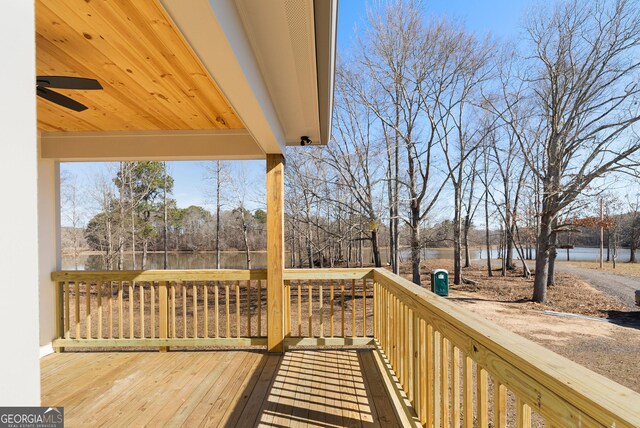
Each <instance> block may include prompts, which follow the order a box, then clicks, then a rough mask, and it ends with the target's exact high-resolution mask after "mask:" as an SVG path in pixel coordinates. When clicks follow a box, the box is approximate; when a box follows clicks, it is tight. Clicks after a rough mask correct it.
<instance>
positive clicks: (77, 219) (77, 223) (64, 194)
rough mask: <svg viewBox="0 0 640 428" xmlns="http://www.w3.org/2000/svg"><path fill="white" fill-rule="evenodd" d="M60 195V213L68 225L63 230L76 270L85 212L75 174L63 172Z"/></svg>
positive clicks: (81, 191)
mask: <svg viewBox="0 0 640 428" xmlns="http://www.w3.org/2000/svg"><path fill="white" fill-rule="evenodd" d="M60 195H61V210H60V211H61V214H62V216H63V218H64V220H65V221H64V222H65V223H66V224H68V225H69V227H68V228H67V229H65V231H66V233H65V235H66V236H67V238H68V240H69V241H70V242H69V243H70V245H71V251H72V255H73V264H74V267H75V269H76V270H78V256H79V254H80V250H81V248H80V245H81V242H82V238H83V236H82V235H83V233H84V229H83V227H84V222H85V220H86V211H85V209H84V203H83V199H84V196H83V195H84V193H83V189H82V188H81V187H80V185H79V184H78V178H77V176H76V175H75V174H73V173H71V172H69V171H65V172H64V173H63V174H61V175H60Z"/></svg>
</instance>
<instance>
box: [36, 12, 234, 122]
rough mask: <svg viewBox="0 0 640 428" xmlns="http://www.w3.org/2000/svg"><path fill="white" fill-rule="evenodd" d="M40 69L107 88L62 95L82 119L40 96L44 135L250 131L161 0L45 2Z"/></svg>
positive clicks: (39, 28) (40, 16) (39, 18)
mask: <svg viewBox="0 0 640 428" xmlns="http://www.w3.org/2000/svg"><path fill="white" fill-rule="evenodd" d="M36 69H37V74H38V75H62V76H77V77H87V78H95V79H97V80H98V81H99V82H100V83H101V84H102V86H103V87H104V90H103V91H81V90H58V89H56V91H58V92H60V93H62V94H64V95H67V96H69V97H71V98H73V99H75V100H76V101H79V102H81V103H83V104H85V105H86V106H88V107H89V109H88V110H85V111H83V112H80V113H77V112H74V111H72V110H68V109H66V108H64V107H59V106H57V105H55V104H53V103H51V102H49V101H46V100H44V99H42V98H39V97H38V100H37V109H38V129H40V130H41V131H45V132H71V131H124V130H188V129H242V128H244V126H243V124H242V122H241V121H240V119H239V118H238V116H237V115H236V113H235V112H234V111H233V109H232V107H231V106H230V105H229V103H228V102H227V101H226V99H225V98H224V96H223V95H222V93H221V91H220V89H219V88H218V87H217V85H216V84H215V82H214V81H213V80H212V78H211V76H210V75H209V73H208V72H207V71H206V69H205V68H204V67H203V65H202V64H201V62H200V60H199V59H198V58H197V56H196V55H195V53H194V52H193V51H192V50H191V47H190V46H189V44H188V43H187V42H186V41H185V39H184V38H183V36H182V34H181V33H180V31H179V29H178V28H177V27H176V25H175V24H174V23H173V22H172V21H171V19H170V18H169V17H168V15H167V14H166V12H165V10H164V8H163V7H162V5H160V4H159V2H158V0H118V1H105V0H84V1H79V0H78V1H73V2H70V1H46V0H37V1H36Z"/></svg>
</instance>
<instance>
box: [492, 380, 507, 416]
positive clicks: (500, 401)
mask: <svg viewBox="0 0 640 428" xmlns="http://www.w3.org/2000/svg"><path fill="white" fill-rule="evenodd" d="M493 426H494V427H495V428H505V427H506V426H507V387H506V386H504V385H503V384H501V383H500V382H498V381H497V380H496V379H495V378H494V379H493Z"/></svg>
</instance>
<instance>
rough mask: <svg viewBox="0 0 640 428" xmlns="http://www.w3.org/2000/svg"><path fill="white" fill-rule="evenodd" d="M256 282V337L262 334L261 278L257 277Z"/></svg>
mask: <svg viewBox="0 0 640 428" xmlns="http://www.w3.org/2000/svg"><path fill="white" fill-rule="evenodd" d="M257 282H258V337H260V336H262V280H261V279H259V280H258V281H257ZM298 282H300V281H298Z"/></svg>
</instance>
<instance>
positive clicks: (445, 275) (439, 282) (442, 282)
mask: <svg viewBox="0 0 640 428" xmlns="http://www.w3.org/2000/svg"><path fill="white" fill-rule="evenodd" d="M431 291H432V292H434V293H436V294H437V295H438V296H448V295H449V272H447V271H446V270H444V269H434V270H432V271H431Z"/></svg>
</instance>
